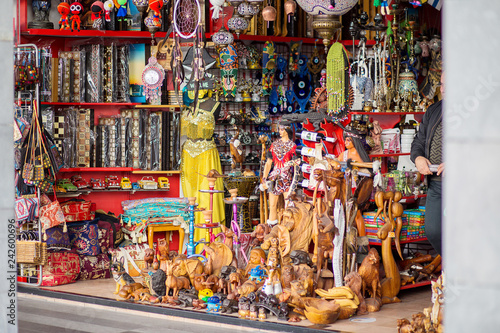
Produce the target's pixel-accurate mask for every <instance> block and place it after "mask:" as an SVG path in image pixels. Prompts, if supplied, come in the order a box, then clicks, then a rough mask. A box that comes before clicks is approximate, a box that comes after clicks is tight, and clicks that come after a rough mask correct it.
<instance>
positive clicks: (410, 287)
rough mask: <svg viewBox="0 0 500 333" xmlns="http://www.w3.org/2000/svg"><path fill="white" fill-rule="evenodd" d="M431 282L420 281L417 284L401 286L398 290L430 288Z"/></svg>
mask: <svg viewBox="0 0 500 333" xmlns="http://www.w3.org/2000/svg"><path fill="white" fill-rule="evenodd" d="M430 285H431V281H421V282H417V283H409V284H405V285H404V286H401V288H399V290H405V289H412V288H418V287H423V286H430Z"/></svg>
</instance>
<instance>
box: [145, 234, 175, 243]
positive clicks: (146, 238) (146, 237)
mask: <svg viewBox="0 0 500 333" xmlns="http://www.w3.org/2000/svg"><path fill="white" fill-rule="evenodd" d="M170 234H172V233H170ZM147 241H148V236H146V234H145V233H144V234H142V242H143V243H146V242H147Z"/></svg>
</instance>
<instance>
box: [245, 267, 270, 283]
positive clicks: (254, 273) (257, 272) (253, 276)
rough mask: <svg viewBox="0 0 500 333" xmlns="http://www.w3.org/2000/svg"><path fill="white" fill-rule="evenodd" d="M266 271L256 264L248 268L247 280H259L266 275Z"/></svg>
mask: <svg viewBox="0 0 500 333" xmlns="http://www.w3.org/2000/svg"><path fill="white" fill-rule="evenodd" d="M266 276H267V275H266V271H265V270H264V269H262V268H261V266H260V265H259V266H257V267H255V268H252V269H251V270H250V277H249V280H251V281H253V280H256V281H257V282H261V281H262V280H263V279H264V278H265V277H266Z"/></svg>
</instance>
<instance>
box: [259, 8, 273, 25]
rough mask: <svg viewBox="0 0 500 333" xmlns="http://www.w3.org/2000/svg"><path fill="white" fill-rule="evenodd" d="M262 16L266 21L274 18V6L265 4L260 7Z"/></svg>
mask: <svg viewBox="0 0 500 333" xmlns="http://www.w3.org/2000/svg"><path fill="white" fill-rule="evenodd" d="M262 17H263V18H264V21H266V22H272V21H275V20H276V8H274V7H273V6H266V7H265V8H264V9H262Z"/></svg>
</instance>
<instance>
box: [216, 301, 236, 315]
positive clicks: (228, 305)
mask: <svg viewBox="0 0 500 333" xmlns="http://www.w3.org/2000/svg"><path fill="white" fill-rule="evenodd" d="M237 311H238V302H237V301H236V300H234V299H227V298H226V299H225V300H224V301H222V305H221V307H220V312H221V313H227V314H231V313H233V312H237Z"/></svg>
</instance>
